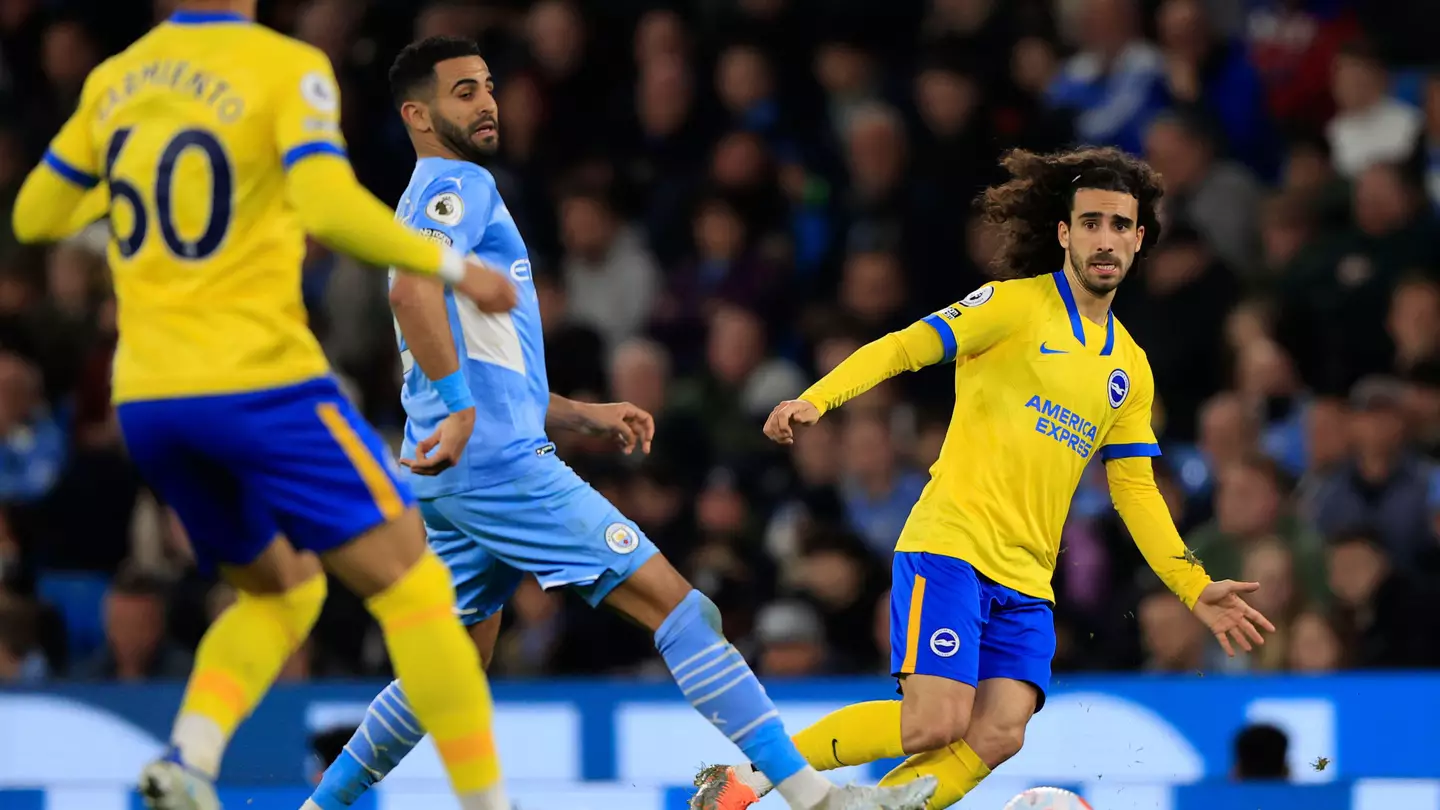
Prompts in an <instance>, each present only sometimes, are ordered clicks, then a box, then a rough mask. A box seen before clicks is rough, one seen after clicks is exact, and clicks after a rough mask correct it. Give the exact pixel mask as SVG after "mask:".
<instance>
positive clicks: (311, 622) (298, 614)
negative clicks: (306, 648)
mask: <svg viewBox="0 0 1440 810" xmlns="http://www.w3.org/2000/svg"><path fill="white" fill-rule="evenodd" d="M328 593H329V586H328V584H327V581H326V579H325V572H323V571H319V570H317V571H316V572H315V574H314V575H313V576H311V577H310V578H309V579H307V580H306V581H304V582H302V583H300V584H299V585H297V586H296V587H294V588H291V589H290V590H288V591H286V592H285V595H284V596H283V597H281V599H282V601H283V603H284V605H285V613H286V614H287V616H288V617H289V620H290V623H291V625H292V626H293V627H294V628H295V629H296V630H297V631H299V632H300V633H301V635H302V636H303V635H308V634H309V632H310V628H311V627H314V626H315V622H316V621H317V620H318V619H319V618H320V610H321V609H322V608H323V607H325V597H326V595H327V594H328Z"/></svg>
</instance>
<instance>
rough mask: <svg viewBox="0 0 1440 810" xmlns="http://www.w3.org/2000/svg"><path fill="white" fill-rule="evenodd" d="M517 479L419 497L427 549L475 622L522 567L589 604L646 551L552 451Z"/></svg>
mask: <svg viewBox="0 0 1440 810" xmlns="http://www.w3.org/2000/svg"><path fill="white" fill-rule="evenodd" d="M527 466H528V467H529V469H528V470H527V471H526V472H524V473H522V474H521V475H520V477H519V478H516V479H515V480H513V481H509V482H507V483H504V484H499V485H496V486H489V487H483V488H480V489H472V490H468V491H465V492H459V493H455V494H453V495H444V496H441V497H439V498H435V499H432V500H422V501H420V514H421V516H423V517H424V518H425V531H426V533H427V535H428V536H429V538H430V547H431V548H433V549H435V552H436V553H437V554H439V555H440V559H442V560H444V561H445V564H446V565H447V566H449V567H450V575H451V577H452V578H453V580H454V583H455V601H456V608H455V609H456V612H457V613H458V614H459V615H460V618H461V621H463V622H464V623H465V624H467V625H469V624H478V623H480V622H482V621H484V620H485V619H487V618H489V617H490V616H492V615H494V614H495V613H496V612H497V611H499V610H500V608H501V607H503V606H504V605H505V602H506V600H508V599H509V598H510V596H511V594H513V593H514V592H515V588H516V587H517V586H518V585H519V584H520V579H521V577H523V576H524V575H525V574H526V573H530V574H534V575H535V579H536V580H537V581H538V582H539V583H540V586H541V587H542V588H545V589H546V590H549V589H551V588H561V587H569V588H573V589H575V591H576V592H577V593H579V594H580V595H581V596H582V597H583V598H584V599H585V601H586V602H588V603H590V605H592V606H594V605H598V604H600V603H601V602H602V601H604V599H605V597H606V596H608V595H609V594H610V592H611V591H612V590H614V589H615V587H616V586H617V585H619V584H620V583H622V582H624V581H625V580H626V579H627V578H629V576H630V575H631V574H633V573H634V572H635V571H636V570H638V569H639V568H640V566H641V565H643V564H644V563H645V561H646V560H648V559H650V558H651V557H653V556H655V554H657V553H658V549H656V548H655V544H654V543H652V542H651V541H650V538H648V537H646V536H645V533H644V532H642V531H640V529H639V527H637V526H636V525H635V524H634V523H632V522H631V521H629V520H628V519H626V517H625V516H624V515H622V514H620V510H618V509H616V508H615V507H614V506H613V505H612V504H611V503H610V501H608V500H606V499H605V496H604V495H601V494H600V493H599V492H596V491H595V489H594V488H593V487H591V486H590V485H589V484H587V483H585V481H584V479H582V478H581V477H580V476H579V475H577V474H576V473H575V471H574V470H572V469H570V467H569V465H567V464H565V462H563V461H561V460H560V459H559V458H557V457H556V456H555V454H554V453H550V454H548V455H545V456H543V457H541V458H539V459H536V463H535V464H534V465H527Z"/></svg>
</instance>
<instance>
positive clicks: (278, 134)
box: [275, 50, 345, 169]
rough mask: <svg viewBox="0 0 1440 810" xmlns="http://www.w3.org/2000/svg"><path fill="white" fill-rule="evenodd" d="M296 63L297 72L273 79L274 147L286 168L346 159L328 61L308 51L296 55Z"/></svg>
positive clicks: (335, 86)
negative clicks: (307, 161) (323, 158)
mask: <svg viewBox="0 0 1440 810" xmlns="http://www.w3.org/2000/svg"><path fill="white" fill-rule="evenodd" d="M298 61H299V66H298V67H299V69H298V70H288V71H285V72H284V74H283V76H284V78H279V79H277V80H276V81H278V82H280V86H279V87H278V88H276V96H275V109H276V118H275V146H276V148H277V149H278V150H279V153H280V156H281V157H280V162H281V164H282V165H283V166H284V167H285V168H286V169H289V168H290V167H292V166H294V165H295V164H296V163H299V162H300V161H302V160H305V159H307V158H310V157H315V156H318V155H338V156H340V157H344V156H345V138H344V136H343V135H341V133H340V85H339V84H338V83H337V82H336V81H335V72H334V70H332V69H331V67H330V61H329V60H328V59H326V58H325V56H324V55H322V54H320V53H319V52H311V51H308V50H306V51H301V52H299V54H298Z"/></svg>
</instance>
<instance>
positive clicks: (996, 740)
mask: <svg viewBox="0 0 1440 810" xmlns="http://www.w3.org/2000/svg"><path fill="white" fill-rule="evenodd" d="M965 741H966V742H967V743H969V745H970V748H972V749H973V750H974V751H975V754H976V756H978V757H980V759H981V761H983V762H984V763H985V764H986V765H988V766H990V767H991V768H994V767H996V766H998V765H999V764H1000V763H1002V762H1004V761H1006V760H1008V759H1010V758H1011V757H1013V756H1015V755H1016V754H1018V753H1020V749H1021V748H1022V747H1024V745H1025V724H1024V723H1009V722H1006V723H995V722H987V721H986V720H985V719H984V718H981V719H979V720H977V721H976V722H975V723H974V724H973V725H972V726H971V728H970V730H969V732H968V733H967V734H966V735H965Z"/></svg>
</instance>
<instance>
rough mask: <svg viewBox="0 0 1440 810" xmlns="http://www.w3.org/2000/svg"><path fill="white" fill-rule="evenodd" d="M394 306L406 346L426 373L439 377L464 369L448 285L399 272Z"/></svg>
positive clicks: (392, 296)
mask: <svg viewBox="0 0 1440 810" xmlns="http://www.w3.org/2000/svg"><path fill="white" fill-rule="evenodd" d="M390 309H391V311H393V312H394V313H395V322H396V323H397V324H399V325H400V334H401V335H403V336H404V337H405V348H406V350H407V351H409V352H410V355H411V356H412V357H413V358H414V360H415V362H416V363H418V364H419V365H420V371H421V372H423V373H424V374H425V376H426V377H428V378H429V379H431V380H439V379H442V378H445V377H448V376H450V375H451V374H454V373H455V372H456V371H459V370H460V357H459V355H458V354H457V352H456V351H455V342H454V340H453V339H452V337H451V334H450V315H449V311H448V310H447V309H446V307H445V288H444V287H441V286H440V284H439V282H437V281H435V280H433V279H428V278H421V277H418V276H411V275H406V274H403V273H397V274H396V275H395V282H394V284H393V285H392V286H391V288H390Z"/></svg>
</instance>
